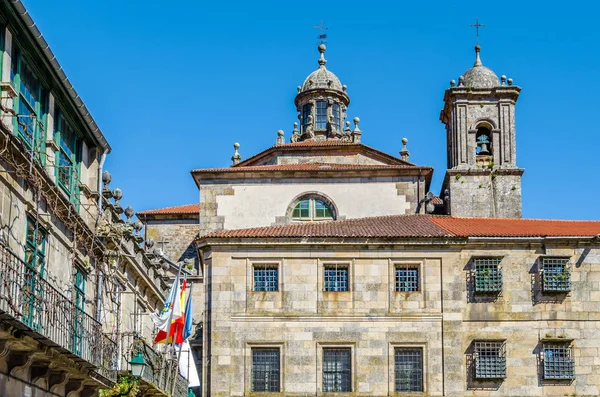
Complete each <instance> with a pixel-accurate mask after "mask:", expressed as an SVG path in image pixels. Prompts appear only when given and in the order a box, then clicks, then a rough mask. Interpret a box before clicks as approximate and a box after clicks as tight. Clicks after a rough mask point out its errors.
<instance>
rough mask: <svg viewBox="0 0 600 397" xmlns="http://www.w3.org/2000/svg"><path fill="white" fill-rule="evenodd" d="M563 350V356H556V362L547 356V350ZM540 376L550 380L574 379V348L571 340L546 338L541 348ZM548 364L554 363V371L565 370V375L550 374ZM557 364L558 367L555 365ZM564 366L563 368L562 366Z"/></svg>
mask: <svg viewBox="0 0 600 397" xmlns="http://www.w3.org/2000/svg"><path fill="white" fill-rule="evenodd" d="M558 349H561V350H563V353H564V356H561V357H558V359H557V360H555V361H558V363H553V362H552V361H553V360H550V359H549V358H548V354H547V350H558ZM541 360H542V378H543V379H544V380H551V381H561V380H562V381H571V380H573V379H575V349H574V346H573V341H572V340H546V341H543V342H542V349H541ZM550 364H554V372H558V371H567V374H566V375H562V376H561V375H560V374H555V375H551V374H550V373H551V368H549V366H550ZM557 366H558V367H557ZM563 366H564V368H563Z"/></svg>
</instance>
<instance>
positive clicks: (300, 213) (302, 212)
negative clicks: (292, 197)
mask: <svg viewBox="0 0 600 397" xmlns="http://www.w3.org/2000/svg"><path fill="white" fill-rule="evenodd" d="M292 218H301V219H310V200H302V201H300V202H299V203H298V204H296V207H295V208H294V211H293V212H292Z"/></svg>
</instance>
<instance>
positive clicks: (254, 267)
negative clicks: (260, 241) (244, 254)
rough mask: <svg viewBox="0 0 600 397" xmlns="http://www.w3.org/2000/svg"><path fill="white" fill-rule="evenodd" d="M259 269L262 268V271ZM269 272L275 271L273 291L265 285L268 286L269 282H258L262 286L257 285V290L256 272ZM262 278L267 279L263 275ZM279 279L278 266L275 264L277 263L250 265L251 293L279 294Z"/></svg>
mask: <svg viewBox="0 0 600 397" xmlns="http://www.w3.org/2000/svg"><path fill="white" fill-rule="evenodd" d="M260 267H262V269H260ZM257 268H258V269H257ZM269 270H275V277H276V278H275V280H274V287H275V289H268V288H267V285H268V284H269V280H264V281H260V282H261V283H262V284H263V285H262V286H260V285H259V288H257V282H259V281H257V279H256V276H257V275H256V273H257V271H265V272H268V271H269ZM264 277H268V275H265V276H264ZM279 279H280V277H279V264H277V263H262V262H256V263H252V291H253V292H279Z"/></svg>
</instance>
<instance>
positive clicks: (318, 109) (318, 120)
mask: <svg viewBox="0 0 600 397" xmlns="http://www.w3.org/2000/svg"><path fill="white" fill-rule="evenodd" d="M328 108H329V104H328V103H327V101H326V100H317V101H315V120H314V122H315V129H317V130H325V129H327V123H328V121H329V120H328V119H327V113H328V111H327V110H328Z"/></svg>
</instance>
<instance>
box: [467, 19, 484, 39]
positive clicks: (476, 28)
mask: <svg viewBox="0 0 600 397" xmlns="http://www.w3.org/2000/svg"><path fill="white" fill-rule="evenodd" d="M469 26H473V27H474V28H475V44H479V28H480V27H483V26H485V25H484V24H482V23H479V18H475V23H472V24H470V25H469Z"/></svg>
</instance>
